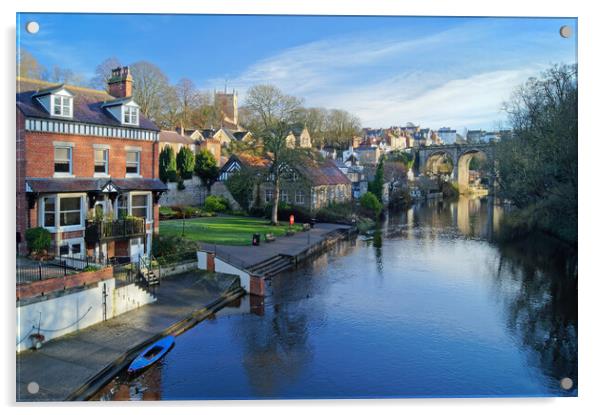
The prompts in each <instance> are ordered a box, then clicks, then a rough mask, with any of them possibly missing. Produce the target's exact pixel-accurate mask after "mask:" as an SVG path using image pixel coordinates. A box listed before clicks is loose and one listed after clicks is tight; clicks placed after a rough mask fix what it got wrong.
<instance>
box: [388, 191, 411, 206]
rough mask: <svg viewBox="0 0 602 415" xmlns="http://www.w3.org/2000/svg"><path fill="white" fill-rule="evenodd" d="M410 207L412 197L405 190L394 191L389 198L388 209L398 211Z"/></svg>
mask: <svg viewBox="0 0 602 415" xmlns="http://www.w3.org/2000/svg"><path fill="white" fill-rule="evenodd" d="M411 205H412V196H410V193H409V192H408V191H407V190H401V189H398V190H395V191H393V192H392V193H391V196H390V197H389V209H390V210H400V209H405V208H408V207H410V206H411Z"/></svg>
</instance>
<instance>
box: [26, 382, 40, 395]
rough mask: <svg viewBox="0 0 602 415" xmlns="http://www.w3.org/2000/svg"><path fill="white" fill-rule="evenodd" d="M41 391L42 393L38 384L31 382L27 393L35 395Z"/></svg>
mask: <svg viewBox="0 0 602 415" xmlns="http://www.w3.org/2000/svg"><path fill="white" fill-rule="evenodd" d="M39 391H40V385H38V383H37V382H29V383H28V384H27V392H29V393H31V394H32V395H35V394H36V393H38V392H39Z"/></svg>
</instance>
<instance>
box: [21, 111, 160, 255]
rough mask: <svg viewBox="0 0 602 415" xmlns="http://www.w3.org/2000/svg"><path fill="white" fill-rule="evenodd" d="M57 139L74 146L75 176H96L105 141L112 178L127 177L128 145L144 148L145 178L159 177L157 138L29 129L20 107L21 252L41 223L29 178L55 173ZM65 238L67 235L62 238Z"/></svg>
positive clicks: (143, 167) (141, 165) (143, 169)
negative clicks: (30, 198)
mask: <svg viewBox="0 0 602 415" xmlns="http://www.w3.org/2000/svg"><path fill="white" fill-rule="evenodd" d="M54 141H63V142H69V143H73V144H74V145H75V147H74V149H73V153H72V157H73V166H72V173H73V175H74V176H76V177H87V178H91V177H93V176H94V147H93V145H94V144H104V145H108V146H110V148H109V174H110V175H111V177H113V178H125V163H126V147H127V146H130V147H138V148H140V149H141V155H140V174H141V176H142V177H143V178H158V175H159V143H158V142H154V141H143V140H130V139H124V138H108V137H95V136H78V135H69V134H57V133H48V132H30V131H29V132H26V131H25V118H24V117H23V115H22V114H21V112H20V111H19V110H18V109H17V136H16V148H17V152H16V158H17V171H16V176H17V180H16V186H17V189H16V190H17V192H16V230H17V232H20V233H21V241H22V243H21V244H20V245H19V253H21V254H27V246H26V243H25V230H26V229H28V228H32V227H36V226H38V217H37V211H38V209H37V204H36V206H34V209H29V208H28V202H27V198H26V194H25V178H26V177H44V178H51V177H53V176H54V144H53V142H54ZM153 214H154V217H155V230H156V231H158V227H159V211H158V205H157V204H155V205H154V212H153ZM63 239H64V237H63Z"/></svg>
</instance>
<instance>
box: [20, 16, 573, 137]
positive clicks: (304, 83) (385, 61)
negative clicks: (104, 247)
mask: <svg viewBox="0 0 602 415" xmlns="http://www.w3.org/2000/svg"><path fill="white" fill-rule="evenodd" d="M32 20H35V21H37V22H38V23H39V24H40V31H39V32H38V33H37V34H35V35H32V34H29V33H27V32H26V31H25V24H26V23H27V22H28V21H32ZM563 25H568V26H570V27H571V28H572V30H573V36H571V37H570V38H563V37H561V36H560V34H559V29H560V27H561V26H563ZM17 47H23V48H25V49H27V50H28V51H29V52H30V53H32V54H33V55H34V56H35V57H36V58H37V59H38V60H39V61H40V63H42V64H43V65H44V66H46V67H52V66H54V65H58V66H60V67H64V68H69V69H71V70H73V71H74V72H76V73H79V74H81V75H83V76H85V77H86V78H91V77H93V76H94V70H95V68H96V66H97V65H98V64H99V63H100V62H102V61H103V60H104V59H106V58H108V57H111V56H114V57H117V58H118V59H119V60H120V61H121V62H122V64H131V63H134V62H136V61H140V60H145V61H149V62H152V63H154V64H156V65H157V66H159V67H160V68H161V69H162V70H163V71H164V72H165V73H166V74H167V76H168V77H169V80H170V82H172V83H176V82H177V81H178V80H179V79H181V78H189V79H191V80H193V81H194V83H195V84H196V86H197V87H199V88H201V89H206V90H214V89H220V90H223V89H224V87H225V86H226V85H227V88H228V89H229V90H231V89H232V88H234V89H236V90H237V91H238V93H239V102H242V103H244V97H245V92H246V90H247V89H248V88H249V87H250V86H252V85H255V84H264V83H269V84H273V85H276V86H277V87H279V88H281V89H282V90H283V91H284V92H286V93H288V94H291V95H294V96H297V97H299V98H302V99H303V102H304V105H305V106H308V107H326V108H339V109H344V110H347V111H349V112H351V113H353V114H355V115H357V116H358V117H359V118H360V119H361V121H362V125H363V126H365V127H373V128H379V127H389V126H393V125H405V124H406V123H408V122H413V123H414V124H418V125H420V126H422V127H429V128H434V129H438V128H440V127H451V128H455V129H457V130H458V132H460V133H462V132H463V130H464V129H465V128H468V129H478V128H483V129H497V128H500V127H502V126H504V125H505V122H506V116H505V114H504V113H503V111H502V110H501V108H502V104H503V102H504V101H507V100H508V99H509V98H510V97H511V94H512V92H513V91H514V90H515V89H516V87H518V86H520V85H521V84H523V83H524V82H526V81H527V79H528V78H529V77H531V76H538V75H539V74H541V72H542V71H543V70H545V69H546V68H548V67H550V66H551V65H552V64H555V63H567V64H572V63H576V62H577V19H575V18H471V17H469V18H457V17H449V18H448V17H394V16H381V17H373V16H357V17H356V16H253V15H252V16H239V15H213V16H209V15H132V14H130V15H118V14H52V13H51V14H38V13H24V14H19V15H17ZM134 81H135V80H134Z"/></svg>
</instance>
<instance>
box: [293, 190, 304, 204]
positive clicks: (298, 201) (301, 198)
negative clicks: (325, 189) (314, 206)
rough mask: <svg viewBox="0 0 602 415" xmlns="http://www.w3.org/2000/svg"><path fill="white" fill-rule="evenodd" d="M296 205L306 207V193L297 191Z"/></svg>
mask: <svg viewBox="0 0 602 415" xmlns="http://www.w3.org/2000/svg"><path fill="white" fill-rule="evenodd" d="M295 204H296V205H304V204H305V192H304V191H303V190H297V191H296V192H295Z"/></svg>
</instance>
